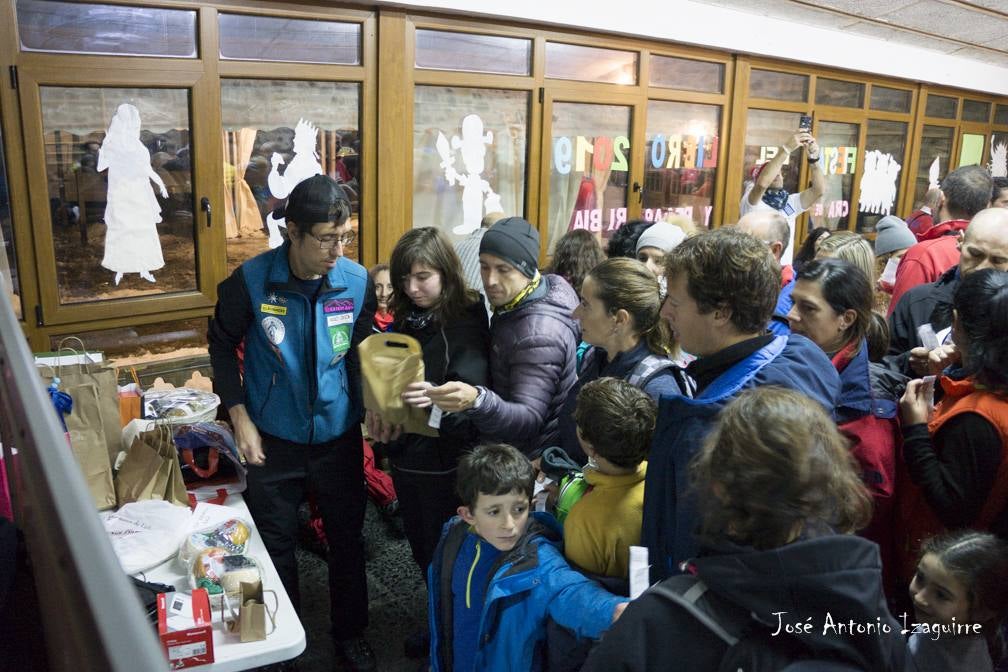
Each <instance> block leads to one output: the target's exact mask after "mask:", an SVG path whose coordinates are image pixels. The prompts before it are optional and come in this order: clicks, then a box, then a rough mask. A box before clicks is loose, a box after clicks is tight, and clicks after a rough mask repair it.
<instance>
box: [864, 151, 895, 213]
mask: <svg viewBox="0 0 1008 672" xmlns="http://www.w3.org/2000/svg"><path fill="white" fill-rule="evenodd" d="M901 168H902V166H900V164H899V163H897V161H896V159H894V158H893V156H892V154H884V153H882V152H880V151H879V150H877V149H873V150H872V151H870V152H868V153H866V154H865V165H864V170H863V171H862V173H861V194H860V196H859V197H858V209H859V210H860V211H861V212H868V213H872V214H876V215H888V214H889V213H890V212H892V209H893V204H894V203H895V202H896V179H897V177H898V176H899V172H900V170H901Z"/></svg>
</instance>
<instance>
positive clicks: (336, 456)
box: [207, 175, 376, 670]
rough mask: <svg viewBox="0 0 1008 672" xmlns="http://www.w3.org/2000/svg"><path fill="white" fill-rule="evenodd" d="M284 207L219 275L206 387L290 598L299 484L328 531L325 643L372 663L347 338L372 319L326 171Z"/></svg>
mask: <svg viewBox="0 0 1008 672" xmlns="http://www.w3.org/2000/svg"><path fill="white" fill-rule="evenodd" d="M284 215H285V217H286V220H287V230H288V233H289V240H287V241H286V242H285V243H284V244H283V245H282V246H281V247H279V248H276V249H274V250H270V251H269V252H265V253H263V254H260V255H259V256H257V257H255V258H253V259H250V260H249V261H246V262H245V263H244V264H242V265H241V266H240V267H239V268H238V269H237V270H235V272H234V273H232V274H231V276H230V277H229V278H228V279H227V280H225V281H224V282H222V283H221V284H220V285H219V286H218V287H217V296H218V301H217V308H216V310H215V312H214V318H213V320H212V321H211V322H210V330H209V332H208V333H207V340H208V341H209V344H210V360H211V363H212V364H213V370H214V389H215V390H216V391H217V393H218V394H219V395H220V397H221V400H222V402H223V403H224V405H225V406H226V407H227V409H228V412H229V414H230V416H231V423H232V424H233V425H234V431H235V441H236V443H237V444H238V450H239V451H240V452H241V454H242V456H243V457H244V458H245V460H246V461H247V463H248V489H247V491H246V493H245V500H246V502H247V503H248V506H249V510H250V511H251V513H252V518H253V519H254V520H255V524H256V526H257V528H258V529H259V532H260V534H261V535H262V538H263V541H264V542H265V544H266V549H267V550H268V551H269V554H270V558H271V559H272V560H273V564H274V565H275V566H276V569H277V572H278V573H279V575H280V578H281V580H282V581H283V584H284V588H285V589H286V590H287V593H288V594H289V595H290V597H291V601H292V602H293V603H294V606H295V608H296V609H297V608H299V605H300V592H299V589H298V573H297V561H296V559H295V556H294V549H295V546H296V545H297V541H296V540H297V531H298V523H297V508H298V505H299V504H300V502H301V501H302V499H303V496H304V492H305V490H309V491H311V492H312V494H313V495H314V496H315V501H316V502H317V503H318V507H319V509H320V511H321V513H322V521H323V524H324V526H325V532H326V538H327V540H328V542H329V558H328V561H329V594H330V601H331V606H330V610H331V611H330V615H331V620H332V633H333V638H334V640H335V644H336V650H337V652H338V653H341V654H342V655H343V657H344V658H345V659H346V662H348V663H349V666H350V668H351V669H353V670H374V669H375V659H374V653H373V652H372V650H371V648H370V646H369V645H368V644H367V642H366V641H365V640H364V638H363V636H362V635H363V632H364V629H365V628H366V627H367V619H368V615H367V607H368V599H367V581H366V577H365V574H364V547H363V538H362V534H361V532H362V529H363V526H364V509H365V504H366V501H367V499H366V498H367V494H366V491H365V487H364V466H363V455H364V453H363V451H362V446H361V429H360V422H361V419H362V417H363V414H364V406H363V402H362V396H361V381H360V365H359V362H358V360H357V344H358V343H359V342H360V341H361V340H362V339H363V338H365V337H366V336H367V335H368V334H369V333H370V332H371V320H372V316H373V314H374V311H375V307H376V299H375V292H374V287H373V286H372V284H371V282H370V280H369V278H368V273H367V270H366V269H365V268H364V267H363V266H360V265H359V264H356V263H354V262H352V261H350V260H349V259H347V258H346V257H344V256H343V251H344V249H345V247H346V246H347V245H349V244H350V243H351V242H353V239H354V233H353V231H352V230H351V228H350V224H349V223H348V222H347V219H348V218H349V216H350V203H349V201H347V199H346V197H345V196H344V195H343V191H342V190H341V189H340V187H339V186H338V185H337V184H336V182H335V181H333V180H332V179H331V178H329V177H326V176H325V175H316V176H314V177H311V178H308V179H307V180H304V181H303V182H301V183H299V184H298V185H297V186H295V187H294V189H293V190H292V191H291V193H290V196H289V197H288V199H287V205H286V210H285V213H284ZM242 343H244V367H243V369H242V367H241V365H240V364H239V359H238V349H239V348H240V347H241V345H242Z"/></svg>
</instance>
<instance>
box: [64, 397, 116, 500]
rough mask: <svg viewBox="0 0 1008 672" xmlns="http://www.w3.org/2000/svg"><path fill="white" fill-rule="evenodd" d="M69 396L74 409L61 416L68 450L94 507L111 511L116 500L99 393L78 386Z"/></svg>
mask: <svg viewBox="0 0 1008 672" xmlns="http://www.w3.org/2000/svg"><path fill="white" fill-rule="evenodd" d="M70 396H71V397H72V398H73V409H72V410H71V411H70V414H69V415H66V416H64V421H65V422H66V428H67V436H68V438H69V439H70V450H71V451H73V454H74V458H76V460H77V464H78V465H80V468H81V473H83V475H84V480H85V481H86V482H87V486H88V490H89V491H90V493H91V499H92V500H93V501H94V503H95V506H96V507H97V508H98V509H99V510H102V509H110V508H112V507H114V506H115V505H116V496H115V489H114V488H113V486H112V466H111V465H110V464H109V457H108V451H107V450H106V447H105V445H106V444H105V432H104V429H103V428H102V422H101V418H100V417H99V411H98V390H97V388H96V387H95V386H94V385H78V386H77V387H75V388H74V391H73V393H72V394H71V395H70Z"/></svg>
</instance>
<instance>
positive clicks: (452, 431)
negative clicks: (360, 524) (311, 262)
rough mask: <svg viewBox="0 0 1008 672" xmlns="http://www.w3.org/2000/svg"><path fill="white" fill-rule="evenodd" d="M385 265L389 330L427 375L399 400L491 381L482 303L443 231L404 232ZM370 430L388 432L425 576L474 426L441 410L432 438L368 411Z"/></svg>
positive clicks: (415, 402)
mask: <svg viewBox="0 0 1008 672" xmlns="http://www.w3.org/2000/svg"><path fill="white" fill-rule="evenodd" d="M389 272H390V275H391V277H392V283H393V285H394V286H395V292H394V293H393V295H392V313H393V314H394V315H395V322H394V324H393V331H395V332H397V333H400V334H406V335H408V336H412V337H413V338H415V339H417V340H418V341H419V342H420V345H421V347H422V349H423V360H424V376H425V378H426V381H424V382H421V383H412V384H410V385H408V386H407V387H406V389H405V390H403V394H402V398H403V402H404V403H407V404H410V405H411V406H416V407H419V408H430V407H431V402H430V399H428V398H427V397H426V396H425V392H426V389H427V388H428V387H431V386H435V385H440V384H442V383H444V382H445V381H449V380H461V381H464V382H466V383H468V384H470V385H488V384H489V380H490V374H489V365H488V359H489V354H490V332H489V329H488V325H487V314H486V309H485V308H484V307H483V300H482V297H480V295H479V294H478V293H477V292H475V291H473V290H470V289H467V288H466V284H465V280H464V278H463V276H462V266H461V262H459V258H458V255H456V254H455V250H454V248H453V247H452V244H451V243H450V242H449V241H448V239H447V238H446V237H445V235H444V234H443V233H441V231H440V230H438V229H436V228H434V227H424V228H419V229H413V230H411V231H408V232H407V233H406V234H405V235H404V236H403V237H402V238H400V239H399V242H398V243H396V246H395V249H394V250H392V257H391V259H390V261H389ZM434 412H435V413H436V412H437V411H434ZM368 430H369V431H370V432H371V436H373V437H379V438H382V439H386V438H387V439H388V441H387V443H388V445H387V446H386V450H385V454H386V455H388V457H389V460H390V462H391V465H392V479H393V481H394V482H395V487H396V493H397V494H398V496H399V510H400V511H401V515H402V518H403V528H404V530H405V532H406V538H407V540H408V541H409V544H410V549H411V550H412V552H413V558H414V559H415V560H416V563H417V565H418V566H419V567H420V571H421V572H422V573H423V574H424V575H425V576H426V572H427V566H428V565H429V564H430V561H431V557H432V556H433V554H434V548H435V546H436V545H437V542H438V539H439V538H440V536H441V527H442V525H444V523H445V521H447V520H448V519H449V518H451V517H452V516H453V515H455V510H456V508H457V507H458V504H459V502H458V500H457V498H456V496H455V487H454V485H455V469H456V467H457V465H458V460H459V457H460V456H461V454H462V453H463V452H464V451H466V450H468V449H470V448H472V447H473V446H475V445H476V442H477V432H476V429H475V427H473V425H472V424H471V423H470V422H469V421H468V420H467V419H466V415H465V414H464V413H449V414H445V415H443V416H442V417H441V424H440V427H439V428H438V436H437V437H429V436H422V435H420V434H403V433H401V432H400V431H397V429H391V430H390V428H388V426H387V425H385V424H384V423H383V422H382V419H381V418H380V417H379V416H377V415H376V414H374V413H369V414H368Z"/></svg>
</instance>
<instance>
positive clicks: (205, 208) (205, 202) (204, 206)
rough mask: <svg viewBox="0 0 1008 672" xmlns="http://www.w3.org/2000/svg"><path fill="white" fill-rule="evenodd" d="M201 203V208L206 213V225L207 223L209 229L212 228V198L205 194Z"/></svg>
mask: <svg viewBox="0 0 1008 672" xmlns="http://www.w3.org/2000/svg"><path fill="white" fill-rule="evenodd" d="M199 204H200V210H202V211H203V212H205V213H206V225H207V228H208V229H209V228H210V217H211V211H210V199H209V198H207V197H206V196H204V197H203V198H201V199H200V202H199Z"/></svg>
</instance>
